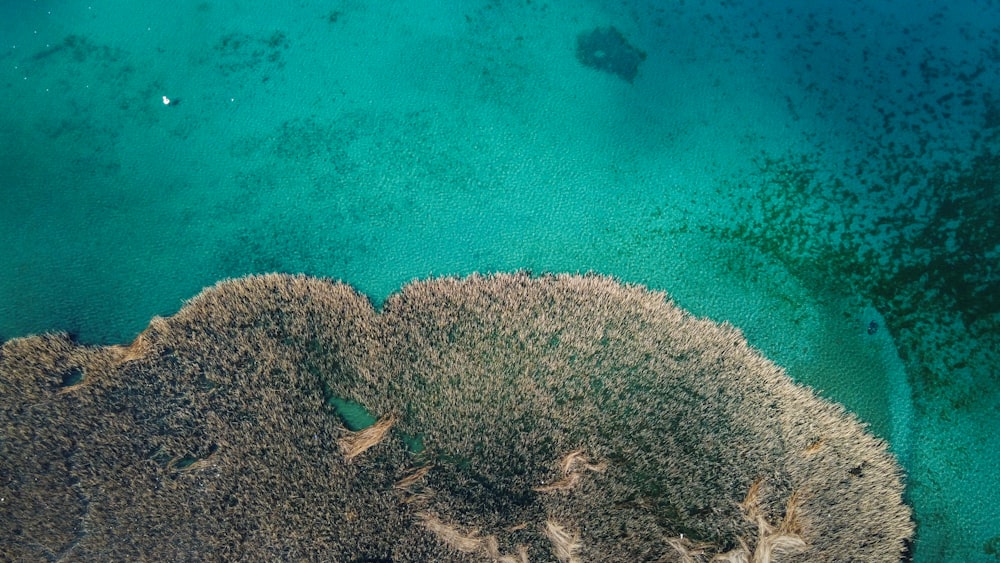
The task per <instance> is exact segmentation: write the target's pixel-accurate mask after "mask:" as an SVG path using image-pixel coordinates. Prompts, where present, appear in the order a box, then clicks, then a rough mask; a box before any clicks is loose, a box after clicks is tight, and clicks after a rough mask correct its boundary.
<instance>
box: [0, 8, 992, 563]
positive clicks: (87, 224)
mask: <svg viewBox="0 0 1000 563" xmlns="http://www.w3.org/2000/svg"><path fill="white" fill-rule="evenodd" d="M611 28H614V30H615V31H614V32H611V31H610V29H611ZM998 29H1000V7H998V6H997V5H996V4H995V3H993V2H989V1H986V0H982V1H967V2H962V3H957V4H955V3H952V4H945V3H935V2H928V1H917V2H879V3H868V4H866V3H846V2H811V3H808V4H806V3H800V2H781V1H757V2H754V1H745V2H743V1H737V2H718V3H716V2H653V1H651V0H645V1H637V2H625V3H621V2H606V3H605V2H562V1H552V2H542V1H540V0H526V1H510V2H508V1H505V0H497V1H492V2H491V1H484V2H475V1H471V2H470V1H461V2H459V1H453V2H449V1H441V0H438V1H435V2H421V1H413V2H405V3H403V2H399V3H397V2H383V3H376V2H360V1H351V0H345V1H337V2H319V1H313V0H304V1H302V2H297V3H294V4H289V3H287V2H250V3H244V2H240V3H237V2H229V1H201V2H197V1H185V0H179V1H176V2H171V3H147V2H123V1H109V2H101V1H91V2H77V1H70V0H66V1H62V2H42V1H33V2H29V1H27V0H25V1H20V2H6V3H4V4H3V5H2V6H0V96H2V98H0V99H2V100H3V105H4V111H3V112H2V113H0V272H2V275H0V339H9V338H14V337H17V336H23V335H27V334H32V333H38V332H44V331H54V330H59V331H69V332H71V333H73V334H74V335H76V336H77V338H79V339H80V340H81V341H83V342H88V343H119V342H129V341H131V340H132V338H134V337H135V335H136V334H137V333H138V332H139V331H141V330H142V329H143V327H144V326H145V325H146V323H147V322H148V321H149V319H150V318H151V317H152V316H153V315H158V314H159V315H169V314H171V313H173V312H175V311H176V310H177V309H178V308H179V307H180V305H181V304H182V302H183V300H184V299H186V298H189V297H192V296H193V295H195V294H196V293H197V292H198V291H199V290H200V289H201V288H202V287H204V286H206V285H210V284H212V283H214V282H215V281H216V280H218V279H220V278H224V277H235V276H240V275H244V274H247V273H255V272H271V271H280V272H305V273H308V274H312V275H318V276H329V277H334V278H339V279H343V280H345V281H347V282H349V283H351V284H353V285H355V286H356V287H357V288H358V289H359V290H361V291H363V292H365V293H367V294H368V295H371V296H372V298H373V299H375V300H376V301H379V300H381V299H384V298H385V297H386V296H387V295H389V294H390V293H392V292H393V291H395V290H397V289H398V288H399V287H400V286H401V285H402V284H403V283H405V282H407V281H409V280H411V279H414V278H423V277H427V276H436V275H445V274H467V273H470V272H474V271H480V272H489V271H507V270H518V269H530V270H532V271H535V272H556V271H571V272H576V271H597V272H601V273H605V274H611V275H615V276H618V277H620V278H622V279H624V280H626V281H631V282H639V283H643V284H646V285H649V286H651V287H654V288H657V289H664V290H666V291H668V292H669V293H670V294H671V295H672V296H673V297H674V298H675V299H676V300H677V302H678V303H679V304H680V305H681V306H683V307H685V308H687V309H689V310H691V311H692V312H694V313H695V314H698V315H703V316H709V317H711V318H713V319H716V320H728V321H730V322H731V323H733V324H734V325H736V326H738V327H740V328H741V329H743V330H744V332H745V333H746V335H747V337H748V339H749V340H750V341H751V343H752V344H754V345H755V346H757V347H759V348H760V349H762V350H763V351H764V352H765V353H766V354H767V355H768V356H770V357H771V358H772V359H774V360H775V361H776V362H777V363H779V364H781V365H783V366H785V367H786V368H787V369H788V371H789V373H790V374H791V375H792V377H794V378H795V379H797V380H798V381H801V382H804V383H807V384H809V385H811V386H813V387H815V388H817V389H818V390H819V391H820V392H821V393H822V394H823V395H825V396H828V397H831V398H833V399H835V400H838V401H840V402H843V403H845V404H846V405H847V406H848V407H849V408H850V409H851V410H853V411H855V412H856V413H858V414H859V416H860V417H861V418H862V419H864V420H865V421H867V422H868V423H869V424H870V425H871V428H872V430H873V431H874V432H875V433H876V434H878V435H880V436H882V437H885V438H886V439H888V440H890V442H891V443H892V446H893V449H894V451H895V452H896V454H897V455H898V456H900V459H901V460H902V461H903V463H904V464H905V465H906V467H907V470H908V472H909V476H908V493H909V500H910V501H911V502H912V504H913V506H914V508H915V516H916V519H917V524H918V532H917V538H916V542H915V545H914V560H915V561H919V562H936V561H996V560H1000V472H998V471H997V470H996V468H997V467H1000V460H998V457H1000V454H998V452H1000V438H998V437H997V434H998V433H997V432H996V430H997V429H998V428H1000V404H998V397H1000V394H998V389H997V386H998V385H1000V382H998V379H1000V378H998V377H997V368H996V367H995V366H997V365H1000V358H998V357H997V356H998V351H1000V342H998V341H1000V330H998V320H1000V315H998V304H997V297H998V295H1000V287H998V286H1000V282H998V271H997V264H998V263H1000V234H998V233H1000V230H998V228H997V224H996V222H997V220H998V219H997V218H998V217H1000V193H998V181H1000V153H998V146H1000V136H998V135H1000V92H998V91H997V88H996V85H997V84H1000V54H998V53H1000V33H998ZM595 30H597V31H598V33H597V34H594V32H595ZM588 38H589V39H592V41H588ZM598 40H600V41H604V42H605V43H600V41H598ZM594 41H598V44H595V43H594ZM165 102H169V103H165Z"/></svg>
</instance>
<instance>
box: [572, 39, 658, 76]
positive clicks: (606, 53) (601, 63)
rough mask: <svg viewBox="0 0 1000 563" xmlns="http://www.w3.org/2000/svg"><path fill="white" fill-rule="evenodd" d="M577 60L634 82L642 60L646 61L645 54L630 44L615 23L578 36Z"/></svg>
mask: <svg viewBox="0 0 1000 563" xmlns="http://www.w3.org/2000/svg"><path fill="white" fill-rule="evenodd" d="M576 60H578V61H580V63H581V64H582V65H584V66H588V67H590V68H593V69H597V70H600V71H603V72H608V73H611V74H614V75H616V76H618V78H621V79H622V80H624V81H626V82H628V83H630V84H631V83H632V81H633V80H635V75H636V74H638V72H639V63H641V62H642V61H644V60H646V53H644V52H643V51H640V50H639V49H636V48H635V47H633V46H632V45H631V44H629V42H628V41H627V40H626V39H625V36H624V35H622V32H620V31H618V30H617V29H615V27H614V26H611V27H597V28H594V29H593V30H591V31H589V32H585V33H581V34H580V35H577V37H576Z"/></svg>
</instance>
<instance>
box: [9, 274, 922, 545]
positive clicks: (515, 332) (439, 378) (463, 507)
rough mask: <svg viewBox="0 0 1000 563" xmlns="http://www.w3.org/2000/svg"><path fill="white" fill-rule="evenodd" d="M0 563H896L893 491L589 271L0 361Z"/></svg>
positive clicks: (310, 308)
mask: <svg viewBox="0 0 1000 563" xmlns="http://www.w3.org/2000/svg"><path fill="white" fill-rule="evenodd" d="M0 438H2V439H0V496H2V497H3V498H4V499H5V500H4V503H5V510H4V512H3V513H2V514H0V550H2V551H0V558H3V559H11V560H24V559H38V558H51V559H59V558H63V557H74V558H80V559H91V560H122V559H142V558H149V557H155V558H157V559H172V558H184V559H188V558H195V559H197V558H204V557H209V556H211V557H212V558H222V559H240V560H274V559H282V560H337V561H359V560H367V561H371V560H379V561H471V560H482V561H489V560H493V561H510V562H517V561H538V560H553V559H556V560H559V561H566V562H569V561H709V560H713V558H714V559H715V560H727V561H749V560H753V561H770V560H772V558H776V557H777V556H779V555H780V560H781V561H845V560H863V561H886V562H890V561H891V562H896V561H899V560H900V558H901V556H902V554H903V551H904V549H905V545H906V542H907V541H908V539H909V538H910V537H911V535H912V533H913V525H912V523H911V520H910V509H909V507H908V506H907V505H906V504H905V503H904V502H903V499H902V492H903V484H902V480H901V469H900V467H899V466H898V464H897V463H896V461H895V460H894V458H893V457H892V456H891V455H890V454H889V453H888V451H887V447H886V444H885V443H884V442H882V441H880V440H879V439H877V438H875V437H874V436H872V435H871V434H869V433H868V432H867V431H865V430H864V428H863V426H862V425H861V424H860V423H859V422H858V421H857V420H856V419H855V418H854V417H853V416H852V415H849V414H847V413H846V412H845V411H844V410H843V408H842V407H840V406H839V405H836V404H833V403H830V402H828V401H825V400H822V399H820V398H818V397H816V396H815V395H814V394H813V393H812V392H811V391H810V390H808V389H806V388H803V387H800V386H797V385H795V384H794V383H793V382H792V381H791V380H790V379H789V378H788V377H787V376H786V374H785V373H784V372H783V370H782V369H781V368H779V367H777V366H776V365H774V364H773V363H772V362H770V361H768V360H767V359H766V358H764V357H763V356H761V355H760V354H759V353H758V352H756V351H755V350H753V349H752V348H750V347H749V345H748V344H747V342H746V340H745V339H744V338H743V336H742V334H741V333H740V332H739V331H738V330H737V329H735V328H733V327H732V326H729V325H726V324H722V325H719V324H716V323H713V322H711V321H709V320H704V319H697V318H695V317H693V316H691V315H690V314H688V313H686V312H685V311H683V310H681V309H679V308H678V307H676V306H674V305H673V304H672V303H671V302H670V301H669V299H667V297H666V295H665V294H663V293H661V292H654V291H650V290H648V289H645V288H643V287H640V286H632V285H623V284H621V283H619V282H617V281H615V280H613V279H611V278H607V277H602V276H573V275H557V276H552V275H549V276H542V277H532V276H530V275H528V274H524V273H520V274H501V275H494V276H489V277H483V276H478V275H474V276H471V277H468V278H464V279H456V278H442V279H434V280H427V281H418V282H413V283H411V284H409V285H407V286H405V287H404V288H403V289H402V290H401V291H400V292H399V293H397V294H394V295H392V296H390V297H389V298H388V299H387V300H386V301H385V302H384V303H383V305H382V307H381V308H380V310H376V309H375V308H374V307H373V306H372V304H371V303H370V301H369V300H368V299H367V298H366V297H365V296H363V295H361V294H359V293H358V292H356V291H355V290H354V289H352V288H351V287H350V286H348V285H346V284H343V283H339V282H332V281H329V280H323V279H316V278H309V277H304V276H297V277H296V276H286V275H276V274H275V275H266V276H254V277H247V278H242V279H237V280H229V281H224V282H221V283H219V284H217V285H216V286H215V287H212V288H209V289H206V290H205V291H203V292H202V293H201V294H200V295H198V296H197V297H195V298H194V299H192V300H191V301H189V302H188V303H187V304H185V306H184V307H183V308H182V309H181V310H180V311H179V312H178V313H177V314H175V315H174V316H172V317H169V318H160V317H157V318H154V319H153V320H152V322H151V323H150V324H149V326H148V328H147V329H146V330H145V331H143V332H142V333H141V334H140V335H139V336H138V337H137V338H136V339H135V341H134V342H132V343H131V344H130V345H128V346H106V347H86V346H81V345H78V344H76V343H74V342H73V341H72V340H71V339H70V338H68V337H67V336H66V335H62V334H49V335H41V336H33V337H27V338H17V339H13V340H11V341H8V342H6V343H4V344H3V347H2V348H0Z"/></svg>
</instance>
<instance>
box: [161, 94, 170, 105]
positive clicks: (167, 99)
mask: <svg viewBox="0 0 1000 563" xmlns="http://www.w3.org/2000/svg"><path fill="white" fill-rule="evenodd" d="M163 105H165V106H169V105H170V98H168V97H166V96H163Z"/></svg>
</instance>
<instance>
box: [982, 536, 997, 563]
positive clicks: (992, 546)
mask: <svg viewBox="0 0 1000 563" xmlns="http://www.w3.org/2000/svg"><path fill="white" fill-rule="evenodd" d="M983 553H985V554H986V555H992V556H993V558H994V559H996V560H997V561H1000V536H993V537H992V538H990V539H989V540H987V541H986V543H985V544H983Z"/></svg>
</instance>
